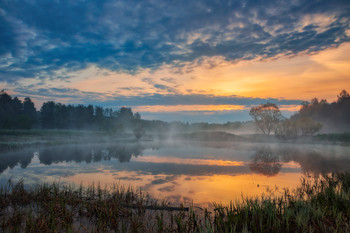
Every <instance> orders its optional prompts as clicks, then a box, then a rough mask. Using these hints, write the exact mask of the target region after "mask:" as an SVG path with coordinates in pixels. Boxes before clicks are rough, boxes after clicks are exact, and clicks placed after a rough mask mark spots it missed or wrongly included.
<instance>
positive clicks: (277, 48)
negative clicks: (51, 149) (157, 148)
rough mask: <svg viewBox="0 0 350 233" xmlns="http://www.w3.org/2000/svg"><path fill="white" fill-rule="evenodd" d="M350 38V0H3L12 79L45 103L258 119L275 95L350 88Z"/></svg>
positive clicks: (284, 100) (3, 74)
mask: <svg viewBox="0 0 350 233" xmlns="http://www.w3.org/2000/svg"><path fill="white" fill-rule="evenodd" d="M349 41H350V2H349V1H345V0H344V1H341V0H335V1H325V0H324V1H322V0H320V1H306V0H305V1H302V0H292V1H248V0H247V1H212V0H210V1H163V0H162V1H160V0H153V1H102V0H99V1H62V0H56V1H44V0H42V1H32V0H27V1H16V0H3V1H1V2H0V89H6V90H7V91H8V92H9V93H10V94H12V95H15V96H20V97H24V96H29V97H31V98H32V99H33V100H34V101H35V102H36V103H37V104H36V105H37V108H39V107H40V105H41V104H42V103H43V102H45V101H48V100H54V101H57V102H62V103H72V104H77V103H83V104H87V103H92V104H96V105H100V106H105V107H115V108H117V107H118V106H124V105H125V106H131V107H133V108H134V109H135V110H137V111H140V113H141V115H143V116H145V117H147V118H149V119H162V120H169V119H170V116H171V118H172V119H171V120H173V119H177V118H176V116H178V119H181V120H185V121H191V122H193V121H198V119H201V120H200V121H205V120H208V121H219V122H225V121H227V120H231V121H233V120H244V119H247V120H248V119H249V116H248V114H247V112H248V109H249V108H250V107H251V106H254V105H257V104H261V103H266V102H267V101H270V102H274V103H276V104H279V105H283V108H285V109H286V110H290V111H292V110H295V109H296V106H295V105H298V104H299V103H300V102H301V101H303V100H310V99H311V98H313V97H318V98H327V99H331V98H334V97H336V95H337V94H338V93H339V92H340V91H341V90H342V89H348V90H349V89H350V84H349V83H350V82H349V81H350V71H349V68H347V67H349V66H350V64H349V63H350V62H349V60H350V59H349V55H348V54H349V51H350V46H349ZM167 106H168V107H169V108H167ZM205 106H208V108H207V109H206V107H205ZM209 106H210V107H209ZM213 106H218V107H217V109H215V108H214V107H213ZM237 106H240V107H237ZM288 106H290V107H289V108H288ZM290 111H289V113H290Z"/></svg>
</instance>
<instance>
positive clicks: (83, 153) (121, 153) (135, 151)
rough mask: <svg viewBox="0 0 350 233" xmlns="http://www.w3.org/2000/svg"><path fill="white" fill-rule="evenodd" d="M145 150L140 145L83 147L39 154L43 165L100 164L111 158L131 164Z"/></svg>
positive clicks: (57, 149) (57, 148) (53, 149)
mask: <svg viewBox="0 0 350 233" xmlns="http://www.w3.org/2000/svg"><path fill="white" fill-rule="evenodd" d="M142 150H143V148H142V147H141V145H139V144H135V145H123V146H119V145H118V146H107V147H98V146H96V147H93V146H87V147H81V146H68V147H67V146H64V147H50V148H44V149H42V150H40V152H39V160H40V162H41V163H44V164H46V165H50V164H52V163H60V162H71V161H74V162H77V163H81V162H86V163H91V162H100V161H102V160H104V161H107V160H111V158H115V159H118V161H119V162H121V163H123V162H129V161H130V159H131V157H132V156H135V157H137V156H139V155H141V154H142Z"/></svg>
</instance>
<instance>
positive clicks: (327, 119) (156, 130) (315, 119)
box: [0, 90, 350, 138]
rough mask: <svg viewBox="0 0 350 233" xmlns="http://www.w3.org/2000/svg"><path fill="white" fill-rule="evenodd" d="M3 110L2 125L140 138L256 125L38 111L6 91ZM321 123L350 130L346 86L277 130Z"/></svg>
mask: <svg viewBox="0 0 350 233" xmlns="http://www.w3.org/2000/svg"><path fill="white" fill-rule="evenodd" d="M0 113H1V114H0V129H31V128H42V129H87V130H103V131H109V132H112V133H118V132H125V130H128V131H131V132H133V133H134V135H135V137H136V138H141V137H142V136H143V135H144V134H145V132H149V133H151V134H153V135H155V136H157V134H159V135H160V136H161V135H164V134H165V133H169V132H171V131H172V130H176V131H177V132H194V131H203V130H208V131H210V130H211V131H213V130H214V131H235V130H241V129H247V128H252V125H253V122H227V123H224V124H209V123H192V124H189V123H184V122H170V123H169V122H164V121H159V120H153V121H152V120H142V119H141V116H140V114H139V113H135V114H134V113H133V111H132V109H131V108H127V107H122V108H120V109H119V110H116V111H113V110H112V109H111V108H102V107H99V106H92V105H87V106H86V105H82V104H80V105H65V104H61V103H55V102H54V101H48V102H45V103H44V104H43V105H42V107H41V108H40V111H37V110H36V108H35V106H34V103H33V102H32V101H31V99H30V98H29V97H26V98H25V99H24V101H21V100H19V99H18V98H17V97H14V98H12V97H11V96H10V95H8V94H7V93H6V92H5V91H1V93H0ZM295 125H297V126H298V127H295ZM321 126H322V129H323V130H324V131H326V132H345V131H349V130H350V95H349V93H348V92H347V91H345V90H343V91H342V92H341V93H340V94H339V95H338V99H337V100H336V101H335V102H332V103H328V102H327V100H324V99H322V100H320V101H319V100H318V99H317V98H314V99H312V100H311V102H302V103H301V108H300V110H299V112H298V113H296V114H294V115H293V116H292V117H291V118H290V120H284V121H283V124H280V129H279V130H277V131H276V132H275V133H276V134H277V135H279V134H281V135H282V136H283V135H285V134H293V135H294V134H295V135H297V134H296V133H295V132H294V131H296V130H295V129H296V128H300V129H301V131H302V132H301V135H313V134H314V133H315V132H317V131H318V130H319V129H320V128H321ZM278 131H282V133H279V132H278ZM292 131H293V132H292ZM286 132H287V133H286Z"/></svg>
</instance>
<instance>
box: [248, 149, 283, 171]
mask: <svg viewBox="0 0 350 233" xmlns="http://www.w3.org/2000/svg"><path fill="white" fill-rule="evenodd" d="M281 167H282V164H281V162H280V159H279V156H278V155H276V154H274V152H273V151H272V149H271V148H260V149H259V150H258V151H257V152H256V153H255V154H254V156H253V160H252V161H251V162H250V164H249V168H250V170H251V171H252V172H255V173H259V174H263V175H266V176H275V175H277V174H278V172H279V171H280V170H281Z"/></svg>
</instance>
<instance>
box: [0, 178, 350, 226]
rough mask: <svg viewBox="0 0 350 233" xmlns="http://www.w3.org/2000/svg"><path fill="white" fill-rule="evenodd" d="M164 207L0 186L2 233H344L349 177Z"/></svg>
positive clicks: (70, 189)
mask: <svg viewBox="0 0 350 233" xmlns="http://www.w3.org/2000/svg"><path fill="white" fill-rule="evenodd" d="M214 206H215V208H214V209H213V210H210V211H209V210H207V209H201V208H195V207H193V206H190V207H189V208H185V207H183V206H179V207H170V206H169V205H168V204H166V203H165V202H159V201H157V200H155V199H152V198H151V197H150V196H149V195H147V194H146V193H143V192H142V191H140V190H132V189H131V188H123V187H120V186H114V187H112V188H101V187H100V186H94V185H91V186H89V187H82V186H80V187H74V186H62V185H60V184H58V183H53V184H50V185H48V184H42V185H37V186H34V187H32V188H30V189H25V188H24V184H23V181H19V182H18V183H16V184H13V183H12V182H11V181H9V182H8V184H7V185H6V186H5V187H2V188H1V189H0V231H2V232H350V174H330V175H323V176H321V177H314V178H312V177H304V178H303V179H302V180H301V184H300V186H299V188H298V189H297V190H296V191H294V192H290V191H288V190H284V192H283V194H282V195H269V196H262V197H260V198H256V199H244V200H243V201H242V202H240V203H231V204H230V205H222V204H218V203H214Z"/></svg>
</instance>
